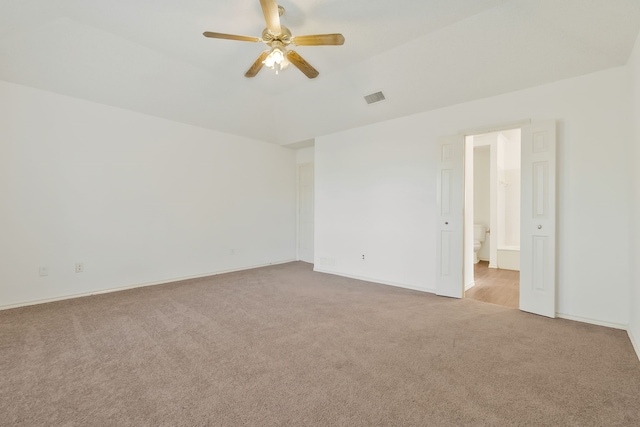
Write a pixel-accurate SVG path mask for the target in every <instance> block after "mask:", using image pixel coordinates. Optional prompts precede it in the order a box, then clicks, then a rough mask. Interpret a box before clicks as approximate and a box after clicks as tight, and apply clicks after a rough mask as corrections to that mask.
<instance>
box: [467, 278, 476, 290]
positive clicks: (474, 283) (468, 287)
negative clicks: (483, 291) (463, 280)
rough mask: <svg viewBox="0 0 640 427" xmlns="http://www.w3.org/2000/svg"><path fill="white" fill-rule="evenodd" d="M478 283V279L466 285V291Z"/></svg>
mask: <svg viewBox="0 0 640 427" xmlns="http://www.w3.org/2000/svg"><path fill="white" fill-rule="evenodd" d="M475 285H476V281H475V280H474V281H472V282H471V283H469V284H468V285H467V286H465V287H464V290H465V291H468V290H469V289H471V288H473V287H474V286H475Z"/></svg>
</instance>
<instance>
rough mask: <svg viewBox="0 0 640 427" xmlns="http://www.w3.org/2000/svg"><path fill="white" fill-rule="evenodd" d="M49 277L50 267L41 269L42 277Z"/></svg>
mask: <svg viewBox="0 0 640 427" xmlns="http://www.w3.org/2000/svg"><path fill="white" fill-rule="evenodd" d="M48 275H49V267H44V266H42V267H40V276H48Z"/></svg>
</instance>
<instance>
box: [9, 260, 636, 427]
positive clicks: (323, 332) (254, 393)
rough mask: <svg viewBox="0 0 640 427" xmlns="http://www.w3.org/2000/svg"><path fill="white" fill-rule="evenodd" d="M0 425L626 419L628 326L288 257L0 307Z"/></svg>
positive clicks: (631, 365)
mask: <svg viewBox="0 0 640 427" xmlns="http://www.w3.org/2000/svg"><path fill="white" fill-rule="evenodd" d="M0 370H1V377H0V378H1V380H0V399H1V400H0V425H3V426H5V425H6V426H9V425H10V426H15V425H24V426H108V425H114V426H115V425H117V426H205V425H212V426H213V425H224V426H274V425H278V426H450V425H473V426H478V425H492V426H500V425H523V426H543V425H561V426H622V425H626V426H637V425H640V362H639V361H638V359H637V358H636V356H635V353H634V352H633V350H632V347H631V344H630V342H629V339H628V337H627V335H626V333H625V332H624V331H619V330H612V329H608V328H603V327H598V326H592V325H586V324H582V323H577V322H572V321H567V320H560V319H556V320H552V319H546V318H543V317H538V316H535V315H531V314H526V313H523V312H520V311H518V310H514V309H510V308H503V307H499V306H496V305H491V304H484V303H481V302H477V301H472V300H454V299H448V298H441V297H437V296H434V295H431V294H425V293H420V292H414V291H410V290H405V289H399V288H393V287H389V286H383V285H376V284H372V283H366V282H361V281H357V280H352V279H346V278H341V277H337V276H331V275H324V274H320V273H314V272H313V271H312V267H311V265H309V264H305V263H301V262H297V263H290V264H284V265H278V266H272V267H266V268H260V269H255V270H248V271H243V272H238V273H231V274H225V275H220V276H214V277H210V278H204V279H196V280H190V281H184V282H178V283H174V284H169V285H159V286H153V287H147V288H140V289H135V290H130V291H123V292H117V293H112V294H105V295H99V296H93V297H87V298H78V299H74V300H68V301H63V302H56V303H50V304H43V305H39V306H32V307H26V308H20V309H14V310H6V311H3V312H0Z"/></svg>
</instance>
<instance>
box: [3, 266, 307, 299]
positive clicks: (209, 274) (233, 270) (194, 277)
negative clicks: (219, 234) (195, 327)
mask: <svg viewBox="0 0 640 427" xmlns="http://www.w3.org/2000/svg"><path fill="white" fill-rule="evenodd" d="M295 261H296V260H295V259H290V260H286V261H276V262H270V263H266V264H260V265H252V266H249V267H241V268H233V269H230V270H220V271H214V272H211V273H204V274H197V275H195V276H186V277H175V278H172V279H166V280H160V281H157V282H147V283H139V284H136V285H127V286H121V287H118V288H109V289H102V290H98V291H91V292H83V293H79V294H71V295H63V296H60V297H54V298H45V299H41V300H35V301H26V302H21V303H17V304H10V305H2V306H0V310H10V309H12V308H20V307H27V306H30V305H37V304H46V303H48V302H56V301H64V300H68V299H74V298H82V297H89V296H91V295H101V294H110V293H111V292H119V291H126V290H128V289H135V288H144V287H145V286H155V285H164V284H166V283H173V282H181V281H183V280H190V279H199V278H201V277H209V276H217V275H219V274H225V273H233V272H235V271H244V270H252V269H254V268H261V267H268V266H270V265H278V264H286V263H289V262H295Z"/></svg>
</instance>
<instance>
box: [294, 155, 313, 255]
mask: <svg viewBox="0 0 640 427" xmlns="http://www.w3.org/2000/svg"><path fill="white" fill-rule="evenodd" d="M313 182H314V181H313V163H305V164H303V165H300V166H299V167H298V259H299V260H301V261H305V262H311V263H313V232H314V230H313Z"/></svg>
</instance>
